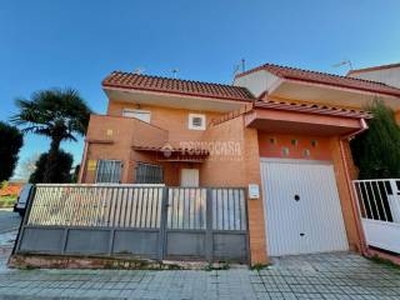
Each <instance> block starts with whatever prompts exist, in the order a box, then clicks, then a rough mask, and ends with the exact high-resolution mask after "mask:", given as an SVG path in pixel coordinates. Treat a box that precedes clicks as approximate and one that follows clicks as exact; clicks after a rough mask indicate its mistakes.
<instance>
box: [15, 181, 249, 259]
mask: <svg viewBox="0 0 400 300" xmlns="http://www.w3.org/2000/svg"><path fill="white" fill-rule="evenodd" d="M16 243H17V244H16V247H15V251H14V252H15V253H16V254H21V253H30V254H34V253H36V254H53V255H86V256H87V255H107V256H120V255H130V256H135V257H141V258H150V259H157V260H163V259H180V260H181V259H188V260H208V261H218V260H229V261H235V262H244V263H246V262H248V253H249V246H248V231H247V208H246V198H245V191H244V189H243V188H186V187H185V188H183V187H165V186H163V185H154V184H153V185H76V184H74V185H50V184H38V185H37V186H36V187H35V188H34V190H33V192H32V195H31V200H30V202H29V205H28V208H27V213H26V216H25V218H24V221H23V223H22V226H21V228H20V233H19V236H18V239H17V242H16Z"/></svg>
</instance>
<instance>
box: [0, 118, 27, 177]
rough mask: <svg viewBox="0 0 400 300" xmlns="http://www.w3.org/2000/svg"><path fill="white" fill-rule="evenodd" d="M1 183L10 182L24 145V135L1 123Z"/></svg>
mask: <svg viewBox="0 0 400 300" xmlns="http://www.w3.org/2000/svg"><path fill="white" fill-rule="evenodd" d="M0 137H1V140H2V142H1V143H0V166H1V167H0V182H2V181H4V180H8V179H9V178H10V177H11V176H12V174H13V172H14V169H15V167H16V165H17V162H18V153H19V150H20V149H21V147H22V145H23V144H24V140H23V135H22V133H21V132H20V131H19V130H18V129H17V128H16V127H14V126H10V125H7V124H6V123H3V122H0Z"/></svg>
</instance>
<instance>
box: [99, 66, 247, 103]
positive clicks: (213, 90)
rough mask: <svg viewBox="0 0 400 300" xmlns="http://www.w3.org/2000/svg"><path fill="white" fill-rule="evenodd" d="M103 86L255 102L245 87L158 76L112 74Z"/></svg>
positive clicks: (117, 72) (116, 72)
mask: <svg viewBox="0 0 400 300" xmlns="http://www.w3.org/2000/svg"><path fill="white" fill-rule="evenodd" d="M102 85H103V87H105V88H107V87H117V88H126V89H135V90H145V91H155V92H165V93H170V94H183V95H190V96H199V97H210V98H218V99H227V100H239V101H253V100H254V96H253V95H252V94H251V93H250V92H249V90H247V89H246V88H243V87H238V86H232V85H224V84H217V83H207V82H200V81H191V80H181V79H173V78H166V77H158V76H149V75H138V74H134V73H126V72H120V71H115V72H112V73H111V74H110V75H109V76H107V77H106V78H105V79H104V80H103V82H102Z"/></svg>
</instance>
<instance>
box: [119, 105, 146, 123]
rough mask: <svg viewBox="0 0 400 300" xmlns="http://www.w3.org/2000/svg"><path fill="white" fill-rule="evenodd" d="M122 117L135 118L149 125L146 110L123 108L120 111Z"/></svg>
mask: <svg viewBox="0 0 400 300" xmlns="http://www.w3.org/2000/svg"><path fill="white" fill-rule="evenodd" d="M122 116H124V117H127V118H135V119H139V120H141V121H143V122H146V123H150V112H149V111H147V110H138V109H129V108H124V109H123V111H122Z"/></svg>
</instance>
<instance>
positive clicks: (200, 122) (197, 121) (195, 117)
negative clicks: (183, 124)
mask: <svg viewBox="0 0 400 300" xmlns="http://www.w3.org/2000/svg"><path fill="white" fill-rule="evenodd" d="M189 129H192V130H205V129H206V116H205V115H200V114H189Z"/></svg>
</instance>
